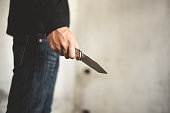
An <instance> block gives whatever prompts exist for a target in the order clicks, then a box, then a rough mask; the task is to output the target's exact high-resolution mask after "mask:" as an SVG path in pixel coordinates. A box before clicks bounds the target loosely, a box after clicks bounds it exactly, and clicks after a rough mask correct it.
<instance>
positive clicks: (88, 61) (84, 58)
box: [76, 49, 107, 74]
mask: <svg viewBox="0 0 170 113" xmlns="http://www.w3.org/2000/svg"><path fill="white" fill-rule="evenodd" d="M76 55H77V57H76V60H78V61H82V62H84V63H85V64H86V65H88V66H90V67H91V68H92V69H94V70H95V71H97V72H99V73H103V74H107V72H106V71H105V70H104V69H103V68H102V67H101V66H100V65H99V64H98V63H97V62H95V61H94V60H92V59H91V58H90V57H88V56H87V55H85V54H84V53H82V51H80V50H79V49H76Z"/></svg>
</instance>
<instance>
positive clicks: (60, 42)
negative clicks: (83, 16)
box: [47, 27, 79, 59]
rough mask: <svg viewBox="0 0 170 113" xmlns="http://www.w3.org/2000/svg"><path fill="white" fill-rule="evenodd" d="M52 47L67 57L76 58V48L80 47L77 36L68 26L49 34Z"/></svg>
mask: <svg viewBox="0 0 170 113" xmlns="http://www.w3.org/2000/svg"><path fill="white" fill-rule="evenodd" d="M47 38H48V41H49V45H50V47H51V49H52V50H53V51H56V52H58V53H59V54H60V55H61V56H65V58H66V59H68V58H71V59H74V58H76V54H75V48H77V49H79V46H78V44H77V41H76V38H75V37H74V35H73V34H72V33H71V31H70V30H69V29H68V28H67V27H63V28H60V29H57V30H55V31H53V32H52V33H50V34H49V35H48V37H47Z"/></svg>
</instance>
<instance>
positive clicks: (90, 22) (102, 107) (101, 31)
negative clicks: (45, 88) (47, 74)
mask: <svg viewBox="0 0 170 113" xmlns="http://www.w3.org/2000/svg"><path fill="white" fill-rule="evenodd" d="M69 2H70V9H71V30H72V31H73V33H74V34H75V35H76V37H77V39H78V42H79V45H80V48H81V49H82V51H83V52H85V53H86V54H87V55H89V56H90V57H92V58H93V59H94V60H96V61H97V62H98V63H100V64H101V65H102V66H103V67H104V68H105V69H106V70H107V71H108V73H109V74H108V75H101V74H98V73H96V72H95V71H93V70H91V69H90V68H89V67H88V66H86V65H84V64H83V63H81V62H76V61H75V60H65V59H64V58H61V62H60V69H59V75H58V79H57V84H56V88H55V95H54V102H53V111H52V113H82V111H83V110H89V111H90V112H91V113H170V108H169V106H170V82H169V81H170V69H169V67H170V49H169V48H170V38H169V37H170V32H169V29H170V13H169V12H170V1H169V0H69ZM8 6H9V0H0V17H1V18H0V26H1V27H0V37H1V38H0V113H4V112H5V109H6V101H7V96H8V92H9V87H10V83H11V78H12V69H13V57H12V56H13V55H12V38H11V37H9V36H7V35H6V34H5V30H6V23H7V20H6V19H7V15H8ZM85 69H90V74H86V73H85V72H84V70H85Z"/></svg>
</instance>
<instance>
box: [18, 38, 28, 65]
mask: <svg viewBox="0 0 170 113" xmlns="http://www.w3.org/2000/svg"><path fill="white" fill-rule="evenodd" d="M28 40H29V38H28V37H27V40H26V44H25V47H24V49H23V52H22V55H21V60H20V63H19V66H21V65H22V61H23V58H24V54H25V51H26V47H27V45H28Z"/></svg>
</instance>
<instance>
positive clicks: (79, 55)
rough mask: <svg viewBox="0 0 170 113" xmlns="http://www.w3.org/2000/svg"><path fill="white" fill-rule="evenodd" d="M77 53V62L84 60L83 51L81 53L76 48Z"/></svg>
mask: <svg viewBox="0 0 170 113" xmlns="http://www.w3.org/2000/svg"><path fill="white" fill-rule="evenodd" d="M75 50H76V51H75V52H76V55H77V56H76V60H81V59H82V51H80V50H79V49H77V48H75Z"/></svg>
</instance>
